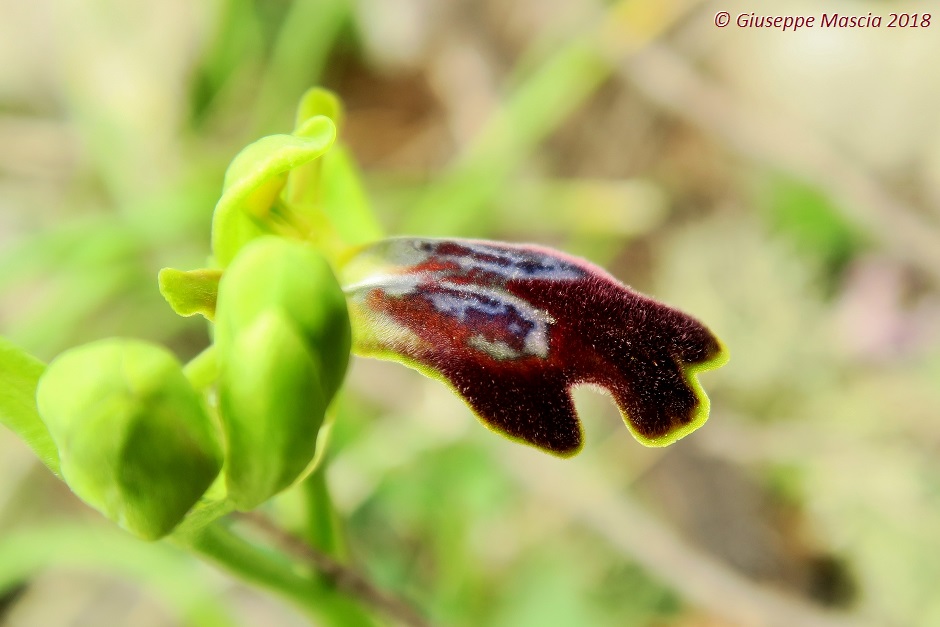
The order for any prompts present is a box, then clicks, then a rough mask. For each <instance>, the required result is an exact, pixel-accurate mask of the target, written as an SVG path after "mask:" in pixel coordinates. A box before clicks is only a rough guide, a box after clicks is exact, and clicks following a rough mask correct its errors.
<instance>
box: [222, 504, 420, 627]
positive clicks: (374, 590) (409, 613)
mask: <svg viewBox="0 0 940 627" xmlns="http://www.w3.org/2000/svg"><path fill="white" fill-rule="evenodd" d="M240 517H241V518H242V519H243V520H245V521H247V522H249V523H250V524H251V525H252V526H253V527H254V528H255V529H257V530H259V531H261V532H262V533H264V534H265V535H266V536H268V538H269V539H270V540H271V542H272V543H274V544H276V545H277V546H279V547H280V548H281V550H283V551H284V552H286V553H289V554H291V555H294V556H296V557H298V558H300V559H302V560H303V561H304V562H306V563H307V564H309V565H310V566H312V567H313V568H314V569H316V570H317V572H319V573H322V574H323V576H324V577H326V578H327V579H329V581H330V582H331V583H332V584H333V585H335V586H336V588H337V590H341V591H343V592H345V593H346V594H348V595H349V596H351V597H355V598H357V599H359V600H360V601H362V602H363V603H364V604H366V605H368V606H370V607H372V608H374V609H376V610H378V611H381V612H382V613H383V614H385V615H386V616H389V617H391V618H393V619H395V621H396V622H398V623H401V624H403V625H408V626H409V627H428V625H429V623H428V622H427V621H426V620H425V619H424V618H423V617H422V616H421V615H420V614H418V613H417V612H416V611H415V610H414V609H413V608H412V607H410V606H409V605H408V604H407V603H405V602H404V601H402V600H401V599H398V598H395V597H393V596H391V595H389V594H387V593H386V592H384V591H382V590H380V589H379V588H378V587H377V586H376V585H375V584H374V583H372V581H370V580H368V579H366V578H365V577H364V576H362V575H360V574H359V573H357V572H356V571H354V570H352V569H350V568H349V567H348V566H346V565H344V564H341V563H340V562H337V561H336V560H335V559H333V558H332V557H330V556H329V555H327V554H325V553H322V552H320V551H318V550H316V549H314V548H312V547H311V546H309V545H308V544H306V543H305V542H304V541H303V540H301V539H300V538H297V537H295V536H293V535H291V534H290V533H288V532H286V531H284V530H283V529H281V528H280V527H278V526H277V525H275V524H274V523H273V522H271V521H270V520H269V519H268V518H266V517H265V516H263V515H261V514H259V513H257V512H249V513H244V514H241V515H240Z"/></svg>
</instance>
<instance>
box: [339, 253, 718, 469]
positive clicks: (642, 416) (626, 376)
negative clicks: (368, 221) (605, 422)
mask: <svg viewBox="0 0 940 627" xmlns="http://www.w3.org/2000/svg"><path fill="white" fill-rule="evenodd" d="M341 275H342V280H343V283H344V285H345V286H346V287H345V290H346V292H347V297H348V299H349V303H350V314H351V316H352V321H353V333H354V344H355V348H356V351H357V352H359V353H360V354H363V355H366V356H374V357H380V358H385V359H393V360H396V361H400V362H402V363H405V364H407V365H409V366H411V367H414V368H416V369H418V370H420V371H421V372H423V373H425V374H427V375H429V376H431V377H435V378H438V379H441V380H443V381H444V382H445V383H447V384H448V385H450V386H451V387H452V388H453V389H454V390H455V391H456V392H457V393H458V394H459V395H460V396H461V397H463V399H464V400H465V401H466V402H467V403H468V404H469V406H470V407H471V409H472V410H473V411H474V413H475V414H476V415H477V416H478V417H479V418H480V420H481V421H482V422H483V423H484V424H485V425H487V426H488V427H490V428H491V429H493V430H495V431H497V432H499V433H502V434H504V435H506V436H509V437H510V438H513V439H516V440H520V441H523V442H525V443H528V444H530V445H533V446H536V447H538V448H541V449H543V450H546V451H548V452H550V453H553V454H556V455H560V456H570V455H573V454H575V453H577V452H578V451H579V450H580V448H581V446H582V442H583V439H582V433H581V424H580V422H579V420H578V417H577V414H576V413H575V408H574V404H573V402H572V399H571V393H570V389H571V387H572V386H574V385H577V384H592V385H596V386H599V387H602V388H605V389H606V390H608V391H609V392H610V394H611V395H612V396H613V398H614V401H615V402H616V403H617V406H618V407H619V409H620V411H621V414H622V415H623V418H624V422H625V423H626V425H627V426H628V427H629V428H630V430H631V431H632V432H633V434H634V436H636V438H637V439H638V440H639V441H640V442H642V443H643V444H646V445H647V446H665V445H667V444H670V443H672V442H674V441H676V440H677V439H679V438H681V437H683V436H685V435H687V434H688V433H691V432H692V431H694V430H695V429H697V428H698V427H700V426H701V425H702V424H703V423H704V422H705V420H706V419H707V417H708V407H709V405H708V397H707V396H706V395H705V393H704V392H703V391H702V388H701V386H700V385H699V383H698V380H697V376H696V375H697V373H699V372H701V371H704V370H710V369H713V368H717V367H718V366H720V365H722V364H723V363H725V362H726V361H727V353H726V352H725V350H724V348H723V346H722V344H721V342H720V341H719V340H718V339H717V338H716V337H715V336H714V335H713V334H712V333H711V331H709V330H708V329H707V328H706V327H705V326H704V325H703V324H702V323H700V322H698V321H697V320H695V319H694V318H692V317H690V316H688V315H686V314H684V313H682V312H680V311H678V310H676V309H673V308H671V307H668V306H666V305H664V304H662V303H659V302H657V301H655V300H653V299H651V298H648V297H646V296H644V295H642V294H640V293H638V292H636V291H634V290H632V289H630V288H628V287H625V286H624V285H622V284H621V283H619V282H618V281H617V280H616V279H615V278H613V277H612V276H611V275H609V274H608V273H606V272H605V271H604V270H602V269H600V268H598V267H596V266H594V265H592V264H590V263H588V262H586V261H584V260H582V259H577V258H574V257H571V256H568V255H565V254H563V253H560V252H558V251H554V250H550V249H547V248H542V247H538V246H530V245H516V244H505V243H500V242H489V241H477V240H459V239H419V238H395V239H388V240H383V241H381V242H378V243H375V244H372V245H370V246H367V247H365V248H363V249H360V250H359V251H358V252H357V253H356V254H355V255H354V256H353V257H352V259H351V260H350V261H349V262H348V263H346V264H345V265H344V267H343V269H342V272H341Z"/></svg>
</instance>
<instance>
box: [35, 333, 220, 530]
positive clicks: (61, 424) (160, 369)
mask: <svg viewBox="0 0 940 627" xmlns="http://www.w3.org/2000/svg"><path fill="white" fill-rule="evenodd" d="M37 400H38V404H39V414H40V415H41V416H42V419H43V421H44V422H45V424H46V426H47V427H48V429H49V432H50V434H51V435H52V438H53V440H54V441H55V443H56V445H57V448H58V450H59V456H60V460H61V466H62V476H63V477H64V479H65V481H66V483H68V485H69V487H71V488H72V490H73V491H74V492H75V493H76V494H77V495H78V496H79V497H80V498H81V499H82V500H83V501H85V502H86V503H88V504H89V505H91V506H92V507H94V508H95V509H97V510H98V511H100V512H101V513H102V514H104V515H105V516H107V517H108V518H110V519H111V520H113V521H114V522H116V523H118V524H119V525H120V526H121V527H123V528H124V529H127V530H128V531H130V532H132V533H134V534H136V535H137V536H140V537H141V538H144V539H148V540H155V539H157V538H160V537H162V536H164V535H166V534H167V533H169V532H170V531H172V530H173V528H174V527H175V526H176V525H177V524H178V523H179V522H180V521H181V520H182V519H183V517H184V516H185V514H186V512H187V511H189V509H190V508H191V507H192V506H193V505H194V504H195V503H196V502H197V501H198V500H199V499H200V497H201V496H202V495H203V493H204V492H205V491H206V489H207V488H208V487H209V486H210V484H211V483H212V482H213V480H214V479H215V477H216V476H217V475H218V473H219V471H220V469H221V465H222V454H221V447H220V445H219V439H218V434H217V433H216V430H215V428H214V426H213V424H212V422H211V420H210V417H209V415H208V414H207V412H206V410H205V408H204V407H203V404H202V400H201V399H200V397H199V395H198V394H197V393H196V391H195V390H194V389H193V388H192V386H191V385H190V384H189V381H188V380H187V379H186V377H185V376H184V375H183V371H182V368H181V366H180V364H179V362H178V361H177V360H176V358H175V357H174V356H173V355H172V354H171V353H170V352H169V351H167V350H166V349H164V348H162V347H158V346H155V345H152V344H149V343H146V342H142V341H138V340H128V339H117V338H115V339H107V340H101V341H98V342H93V343H91V344H86V345H84V346H81V347H78V348H74V349H72V350H69V351H66V352H65V353H63V354H62V355H60V356H59V357H58V358H57V359H56V360H55V361H53V362H52V363H51V364H50V365H49V367H48V369H47V370H46V373H45V374H44V375H43V376H42V379H41V380H40V382H39V390H38V393H37Z"/></svg>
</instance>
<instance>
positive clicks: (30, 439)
mask: <svg viewBox="0 0 940 627" xmlns="http://www.w3.org/2000/svg"><path fill="white" fill-rule="evenodd" d="M45 369H46V365H45V364H44V363H42V362H41V361H39V360H38V359H36V358H35V357H33V356H32V355H30V354H29V353H27V352H26V351H24V350H22V349H20V348H17V347H16V346H14V345H13V344H11V343H10V342H8V341H7V340H6V339H5V338H3V337H0V424H3V425H4V426H6V427H7V428H8V429H10V430H11V431H13V433H15V434H16V435H18V436H19V437H20V438H22V439H23V441H24V442H26V444H27V445H28V446H29V447H30V448H31V449H33V452H34V453H36V455H38V456H39V459H40V460H42V463H43V464H45V465H46V466H47V467H48V468H49V470H51V471H52V472H53V473H55V474H56V475H59V476H61V474H62V473H61V470H60V469H59V452H58V450H56V445H55V442H54V441H53V440H52V436H51V435H50V434H49V429H47V428H46V425H45V424H44V423H43V421H42V418H40V417H39V412H38V410H37V407H36V386H38V385H39V378H40V377H41V376H42V373H43V372H44V371H45Z"/></svg>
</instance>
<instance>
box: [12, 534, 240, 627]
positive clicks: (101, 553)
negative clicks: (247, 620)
mask: <svg viewBox="0 0 940 627" xmlns="http://www.w3.org/2000/svg"><path fill="white" fill-rule="evenodd" d="M51 567H59V568H69V569H71V570H80V571H81V572H99V573H110V574H118V575H120V576H121V577H122V578H125V579H131V580H134V581H136V582H139V583H141V584H143V585H145V586H147V588H148V589H151V590H154V591H155V592H156V593H157V594H158V595H159V596H160V597H161V598H162V599H164V600H165V601H166V603H167V605H168V606H169V607H171V608H172V609H173V610H174V613H175V614H176V615H177V616H179V618H180V619H181V620H182V622H183V624H185V625H189V626H192V627H227V626H229V625H236V624H239V623H236V621H235V620H234V619H233V617H232V616H231V614H230V612H229V611H228V609H227V608H226V605H225V604H224V603H223V602H222V599H220V598H219V596H220V595H219V593H218V590H217V589H216V588H217V586H215V585H214V584H210V583H209V582H208V580H207V579H206V578H205V576H204V573H203V569H201V568H199V567H198V564H197V563H196V562H194V561H193V560H192V559H189V558H187V557H186V556H185V555H183V554H182V553H180V551H178V550H174V549H172V548H170V547H168V546H166V545H154V544H145V543H143V542H139V541H137V540H135V539H134V538H131V537H130V536H128V535H126V534H123V533H120V532H117V531H108V530H106V529H102V528H101V527H100V526H99V527H91V526H87V525H82V526H55V527H40V528H33V529H29V530H22V531H13V532H12V533H7V534H4V535H3V536H2V537H0V595H2V594H3V593H5V592H6V591H8V590H10V589H11V588H12V587H13V586H15V585H17V584H18V583H20V582H25V581H29V580H30V579H32V578H33V577H35V576H36V575H38V574H39V573H40V572H41V571H43V570H45V569H47V568H51Z"/></svg>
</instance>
